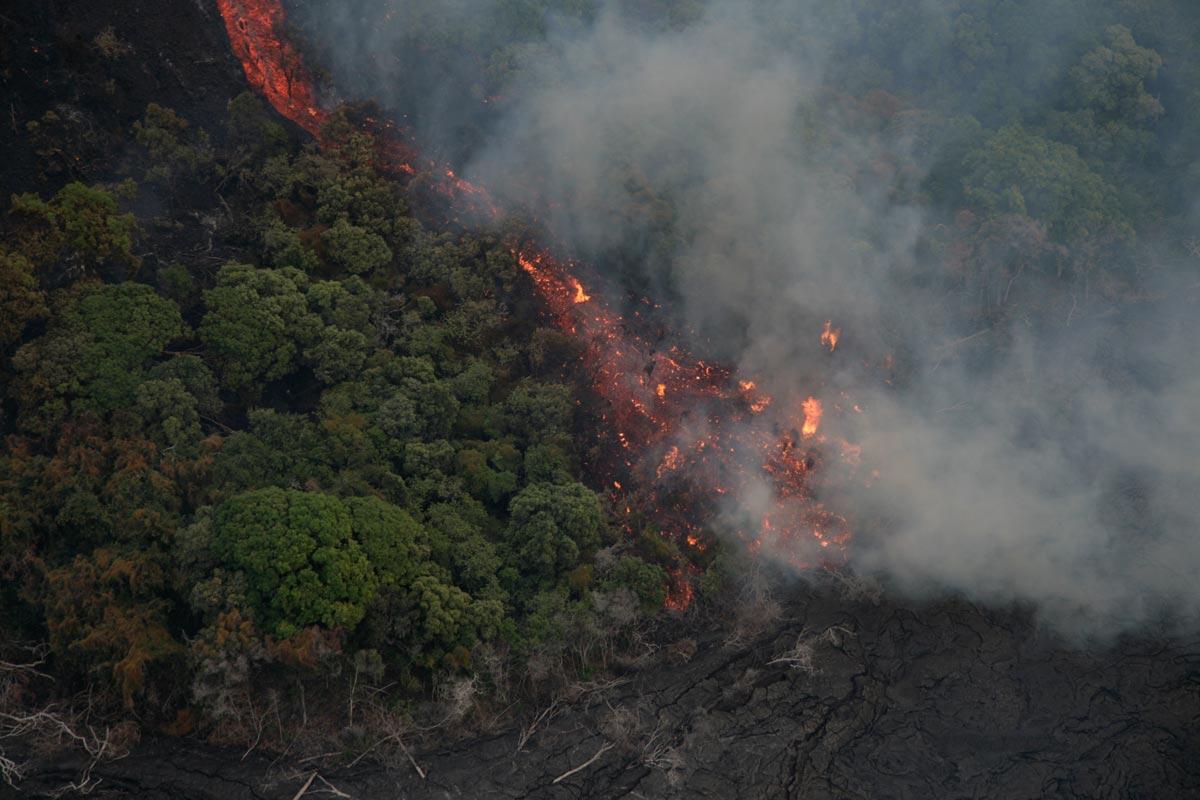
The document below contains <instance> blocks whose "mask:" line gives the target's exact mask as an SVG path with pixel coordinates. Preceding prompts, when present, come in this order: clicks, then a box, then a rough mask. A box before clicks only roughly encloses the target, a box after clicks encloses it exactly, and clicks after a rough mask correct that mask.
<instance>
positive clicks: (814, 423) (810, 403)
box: [800, 397, 824, 439]
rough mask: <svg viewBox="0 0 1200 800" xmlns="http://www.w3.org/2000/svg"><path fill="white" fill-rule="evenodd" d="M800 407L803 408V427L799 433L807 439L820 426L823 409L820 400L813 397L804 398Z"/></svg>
mask: <svg viewBox="0 0 1200 800" xmlns="http://www.w3.org/2000/svg"><path fill="white" fill-rule="evenodd" d="M802 408H803V409H804V427H803V428H801V429H800V433H801V435H802V436H804V438H806V439H807V438H808V437H810V436H813V435H815V434H816V432H817V428H819V427H821V415H822V414H823V413H824V410H823V409H822V408H821V401H820V400H818V399H817V398H815V397H809V398H808V399H807V400H805V401H804V403H803V404H802Z"/></svg>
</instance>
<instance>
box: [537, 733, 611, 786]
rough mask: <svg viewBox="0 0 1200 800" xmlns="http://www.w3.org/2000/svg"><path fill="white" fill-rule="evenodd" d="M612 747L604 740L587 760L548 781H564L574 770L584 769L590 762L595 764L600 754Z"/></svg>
mask: <svg viewBox="0 0 1200 800" xmlns="http://www.w3.org/2000/svg"><path fill="white" fill-rule="evenodd" d="M612 749H613V746H612V745H611V744H609V743H608V742H605V743H604V744H602V745H600V749H599V750H597V751H596V755H594V756H592V757H591V758H589V759H588V760H587V761H585V762H583V763H582V764H580V765H579V766H578V767H573V768H571V769H569V770H567V771H566V772H564V773H563V774H562V775H559V776H558V777H557V778H555V779H554V780H552V781H550V782H551V783H561V782H562V781H564V780H566V779H567V778H569V777H571V776H572V775H574V774H575V773H576V772H580V771H581V770H585V769H587V768H588V767H590V766H591V765H592V764H595V763H596V761H597V760H598V759H599V758H600V756H602V755H604V754H605V753H607V752H608V751H609V750H612Z"/></svg>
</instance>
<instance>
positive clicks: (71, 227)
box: [12, 182, 139, 271]
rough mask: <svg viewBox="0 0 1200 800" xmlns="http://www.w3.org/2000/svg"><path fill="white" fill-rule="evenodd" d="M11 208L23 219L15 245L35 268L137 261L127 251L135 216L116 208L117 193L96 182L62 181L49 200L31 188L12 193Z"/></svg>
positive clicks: (77, 267)
mask: <svg viewBox="0 0 1200 800" xmlns="http://www.w3.org/2000/svg"><path fill="white" fill-rule="evenodd" d="M12 213H13V214H14V215H15V216H16V217H17V218H18V219H19V220H21V221H23V222H24V223H25V224H24V225H23V226H22V228H21V230H20V243H21V246H20V250H21V252H22V253H23V254H24V255H25V256H26V257H28V258H29V259H30V260H31V261H32V262H33V264H34V267H35V268H36V269H42V268H48V267H51V266H54V265H56V264H59V263H62V264H64V265H65V266H66V267H67V269H68V270H71V271H73V270H89V269H96V268H98V267H101V266H104V265H106V264H114V265H118V266H127V267H136V266H137V265H138V263H139V261H138V258H137V257H136V256H135V255H134V254H133V236H134V232H135V231H136V230H137V221H136V220H135V219H134V216H133V214H128V213H122V212H121V211H120V209H119V208H118V207H117V199H116V198H115V197H114V196H113V195H112V194H111V193H109V192H108V191H106V190H105V189H103V188H101V187H99V186H87V185H85V184H82V183H78V182H74V183H68V184H67V185H66V186H64V187H63V188H61V189H59V190H58V192H56V193H55V195H54V197H52V198H51V199H50V200H49V201H46V200H42V199H41V198H40V197H38V196H37V195H34V194H22V195H17V196H15V197H13V202H12Z"/></svg>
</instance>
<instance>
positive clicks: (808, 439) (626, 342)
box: [217, 0, 853, 609]
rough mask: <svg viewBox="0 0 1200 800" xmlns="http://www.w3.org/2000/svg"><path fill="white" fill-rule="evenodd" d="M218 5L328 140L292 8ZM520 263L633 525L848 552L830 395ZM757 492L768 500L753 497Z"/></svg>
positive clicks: (388, 143)
mask: <svg viewBox="0 0 1200 800" xmlns="http://www.w3.org/2000/svg"><path fill="white" fill-rule="evenodd" d="M217 5H218V8H219V10H220V12H221V16H222V17H223V19H224V21H225V29H226V31H227V32H228V34H229V40H230V44H231V47H232V49H233V52H234V54H235V55H236V56H237V58H238V60H239V61H241V63H242V67H243V69H244V70H245V73H246V78H247V80H248V81H249V82H250V84H251V85H252V86H253V87H254V88H255V89H256V90H258V91H259V92H260V93H261V94H262V95H263V97H265V98H266V99H267V100H268V101H269V102H270V103H271V105H272V106H273V107H274V108H275V110H276V111H278V112H279V113H280V114H281V115H282V116H284V117H286V118H287V119H289V120H291V121H292V122H294V123H295V124H296V125H298V126H299V127H301V128H302V129H304V130H305V131H307V132H308V133H309V134H311V135H312V136H313V137H314V138H316V139H317V140H318V142H320V141H321V128H322V126H323V124H324V123H325V122H326V121H327V120H328V118H329V115H328V113H327V112H325V111H324V110H323V109H322V108H321V107H320V106H319V104H318V102H317V97H316V90H315V85H314V83H313V80H312V77H311V75H310V73H309V72H308V70H307V69H306V67H305V65H304V62H303V59H302V58H301V55H300V53H299V51H298V50H297V49H296V48H295V47H294V46H293V45H292V44H291V43H290V42H288V41H287V39H286V38H285V37H284V36H283V34H282V31H283V24H284V19H285V14H284V10H283V7H282V4H281V0H217ZM366 123H367V125H368V126H369V127H370V128H371V131H372V132H373V133H375V134H376V135H377V139H378V140H379V142H380V145H379V146H380V154H381V158H383V159H385V160H387V161H388V162H389V163H390V164H391V165H392V168H393V169H395V170H398V171H401V172H405V173H409V174H412V173H414V172H416V169H415V168H414V166H413V165H414V164H415V163H418V159H417V157H416V153H415V150H414V149H413V148H412V147H411V146H410V145H409V144H408V142H406V141H405V140H404V136H403V133H402V131H400V130H399V129H397V128H396V127H395V126H394V125H391V124H389V123H379V122H377V121H375V120H367V121H366ZM435 167H436V165H433V164H430V163H422V164H421V168H422V170H423V171H429V172H431V173H432V174H434V175H437V176H438V179H437V190H438V191H439V193H440V194H442V195H443V196H445V197H446V198H449V200H450V201H451V203H452V205H453V206H454V207H456V208H459V209H461V210H462V211H465V212H471V213H474V214H475V215H477V216H483V217H485V218H491V219H497V218H499V217H500V216H501V215H502V214H501V210H500V209H499V208H498V207H497V206H496V205H495V204H494V203H493V202H492V200H491V198H490V197H489V196H488V193H487V192H486V191H485V190H484V189H482V188H481V187H477V186H474V185H473V184H471V183H469V182H467V181H465V180H463V179H461V178H459V177H458V176H457V175H455V174H454V172H453V171H452V170H449V169H442V168H435ZM514 255H515V256H516V258H517V260H518V263H519V264H520V265H521V267H522V269H524V270H525V272H526V273H527V274H528V275H529V277H530V278H531V280H532V281H533V284H534V286H535V287H536V288H537V291H538V293H539V295H540V297H541V298H542V300H543V302H544V303H545V306H546V309H547V312H548V313H549V315H550V317H551V318H552V320H553V322H554V324H555V325H556V326H557V327H558V328H559V329H560V330H562V331H564V332H567V333H569V334H571V335H573V336H575V337H577V338H578V339H579V340H580V341H581V342H582V343H583V344H584V360H585V366H586V368H587V369H588V373H589V374H590V375H591V376H592V380H593V385H594V389H595V392H596V394H597V396H598V397H599V398H600V399H601V400H602V401H603V402H604V404H605V407H606V409H607V410H606V412H605V413H604V414H603V422H604V423H605V425H607V426H608V430H610V431H611V432H612V444H611V447H610V448H609V450H610V451H611V453H612V458H611V460H610V462H609V463H606V464H602V465H600V471H601V473H602V474H601V475H599V476H598V477H599V478H600V479H602V480H603V481H604V484H605V485H606V486H608V487H610V491H609V496H610V499H611V500H612V502H613V505H614V508H616V509H617V510H618V512H619V513H620V512H624V514H625V516H626V519H627V520H629V522H627V526H628V527H629V528H630V529H631V530H632V529H633V527H634V525H635V521H637V522H640V523H642V524H644V523H647V522H648V523H651V524H653V525H654V526H656V527H657V529H658V530H659V531H660V533H661V534H662V535H664V536H667V537H669V538H670V539H672V540H673V541H674V542H676V543H677V545H678V546H679V547H680V550H681V552H683V553H685V554H686V553H687V552H688V551H692V552H694V553H696V554H697V555H699V554H702V553H703V552H704V551H705V550H706V549H707V542H706V536H705V529H706V527H707V525H708V523H709V522H710V521H712V520H713V519H714V518H716V517H717V516H718V515H723V514H727V513H728V512H730V510H731V509H735V508H740V507H742V506H743V505H745V506H746V507H749V506H750V505H753V506H754V507H755V512H754V515H755V519H754V520H753V524H751V523H748V522H743V523H741V524H738V523H737V522H736V521H735V522H730V523H729V527H732V528H733V529H734V531H735V532H736V534H737V536H739V537H740V538H742V539H743V540H745V541H746V543H747V545H748V546H749V547H750V548H751V549H752V550H756V551H757V550H763V549H767V550H770V551H771V552H772V553H773V554H774V555H776V556H777V557H780V558H783V559H784V560H786V561H790V562H792V563H793V564H795V565H796V566H798V567H811V566H814V565H815V564H817V563H836V562H838V561H840V560H841V559H842V558H843V556H844V545H845V543H846V541H847V540H848V538H849V533H848V530H847V526H846V523H845V520H843V519H842V518H841V517H839V516H837V515H835V514H833V513H831V512H829V511H827V510H826V509H825V508H824V507H823V506H822V505H821V503H820V502H819V501H818V500H817V499H816V498H815V497H814V496H813V494H812V491H811V489H810V486H809V475H810V472H811V471H812V470H813V468H814V466H815V465H816V463H817V462H816V457H815V452H816V450H815V449H814V446H815V445H820V444H822V443H823V442H824V440H823V437H821V436H820V435H819V429H820V425H821V416H822V411H823V409H822V405H821V402H820V401H819V400H817V399H816V398H815V397H808V398H807V399H805V400H803V401H800V402H799V403H796V404H792V405H793V407H792V408H790V409H788V408H786V407H785V405H786V404H780V403H774V402H773V399H772V398H771V397H770V396H768V395H766V394H764V393H762V392H761V391H759V390H758V388H757V385H756V383H755V382H754V381H749V380H742V381H735V380H734V376H733V375H732V373H731V372H730V371H729V370H727V369H723V368H721V367H717V366H713V365H711V364H707V363H705V362H704V361H702V360H699V359H694V358H692V357H690V356H689V354H688V353H686V352H685V351H683V350H682V349H681V348H678V347H669V348H667V349H666V350H663V349H661V348H660V347H659V346H657V345H656V344H655V343H653V342H652V341H650V340H649V339H648V338H645V337H642V336H639V335H638V333H637V332H636V325H633V324H630V322H629V321H628V320H626V319H625V318H624V317H622V316H621V314H619V313H618V312H617V311H616V310H614V308H613V307H611V306H610V305H609V304H608V303H606V302H605V301H604V300H603V299H602V298H599V297H596V296H594V295H595V292H594V291H593V292H589V291H588V290H587V288H586V286H585V285H584V283H583V282H582V281H581V280H580V277H579V274H580V269H579V267H580V265H578V264H575V263H573V262H569V261H561V260H557V259H555V258H553V257H552V256H550V255H549V254H548V253H546V252H544V251H540V250H535V249H516V250H515V251H514ZM840 333H841V332H840V331H839V330H836V329H833V328H832V324H831V323H826V325H825V329H824V331H823V332H822V333H821V336H820V342H821V344H822V345H823V346H824V347H826V348H828V350H829V351H830V352H832V351H833V350H834V349H835V348H836V347H837V342H838V337H839V336H840ZM847 447H850V448H852V447H853V446H848V445H846V444H844V445H843V449H844V450H846V448H847ZM846 452H851V450H846ZM626 487H629V488H626ZM764 489H765V490H766V491H764ZM750 497H755V498H758V499H757V500H756V501H755V502H754V503H748V502H746V501H747V500H748V498H750ZM763 497H766V498H767V499H765V500H763V499H762V498H763ZM739 515H740V516H739ZM745 517H746V513H745V512H744V510H743V511H738V512H737V513H736V514H733V519H735V520H736V519H739V518H740V519H743V520H744V519H745ZM831 551H832V552H831ZM695 571H696V567H695V566H694V563H693V561H692V560H691V559H690V558H685V559H684V560H682V561H681V563H680V564H679V567H678V568H677V569H676V570H675V571H674V578H675V586H674V587H673V589H672V591H671V594H670V596H669V597H668V600H667V605H668V606H669V607H671V608H676V609H683V608H686V607H687V606H688V604H689V603H690V601H691V598H692V585H691V580H690V578H691V576H692V575H693V574H694V572H695Z"/></svg>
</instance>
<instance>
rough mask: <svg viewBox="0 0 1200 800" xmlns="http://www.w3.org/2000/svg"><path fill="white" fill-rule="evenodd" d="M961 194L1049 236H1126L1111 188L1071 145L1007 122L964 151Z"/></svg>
mask: <svg viewBox="0 0 1200 800" xmlns="http://www.w3.org/2000/svg"><path fill="white" fill-rule="evenodd" d="M963 166H964V168H965V174H964V177H963V186H964V192H965V194H966V196H967V198H968V199H969V200H971V201H972V202H974V203H975V204H977V205H978V206H979V207H981V208H982V209H984V210H985V211H986V212H988V213H989V214H990V215H1000V214H1024V215H1026V216H1030V217H1033V218H1034V219H1037V220H1040V221H1042V222H1044V223H1045V224H1046V225H1047V226H1048V228H1049V229H1050V232H1051V234H1052V235H1054V236H1056V237H1058V238H1061V239H1075V238H1081V237H1086V236H1089V235H1104V234H1107V235H1112V236H1117V237H1128V236H1130V235H1132V228H1131V227H1130V225H1129V222H1128V221H1127V220H1126V219H1125V217H1124V216H1123V215H1122V213H1121V210H1120V208H1119V207H1118V205H1117V200H1116V197H1117V192H1116V190H1115V189H1114V188H1113V187H1112V186H1110V185H1109V184H1108V183H1106V182H1105V181H1104V179H1103V178H1101V177H1100V176H1099V175H1097V174H1096V173H1094V172H1092V171H1091V169H1089V168H1088V165H1087V164H1086V163H1085V162H1084V161H1083V159H1082V158H1080V157H1079V153H1078V152H1076V150H1075V148H1073V147H1070V146H1068V145H1064V144H1060V143H1058V142H1052V141H1049V140H1048V139H1043V138H1042V137H1040V136H1038V135H1037V134H1035V133H1032V132H1030V131H1028V130H1026V129H1025V128H1023V127H1021V126H1020V125H1009V126H1007V127H1005V128H1003V129H1002V130H1000V131H999V132H998V133H996V134H995V135H993V136H992V137H991V138H990V139H988V140H987V141H986V142H985V143H984V144H983V145H982V146H981V147H980V148H978V149H976V150H975V151H973V152H972V153H971V154H969V155H968V156H967V158H966V160H965V162H964V165H963Z"/></svg>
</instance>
